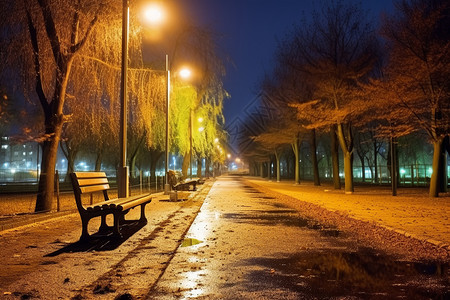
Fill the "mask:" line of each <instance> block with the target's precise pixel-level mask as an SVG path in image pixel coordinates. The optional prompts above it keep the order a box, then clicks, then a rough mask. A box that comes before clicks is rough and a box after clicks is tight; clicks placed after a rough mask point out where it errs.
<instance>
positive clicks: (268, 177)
mask: <svg viewBox="0 0 450 300" xmlns="http://www.w3.org/2000/svg"><path fill="white" fill-rule="evenodd" d="M271 165H272V158H271V157H270V156H269V161H268V162H267V179H268V180H269V181H271V180H272V168H271V167H272V166H271Z"/></svg>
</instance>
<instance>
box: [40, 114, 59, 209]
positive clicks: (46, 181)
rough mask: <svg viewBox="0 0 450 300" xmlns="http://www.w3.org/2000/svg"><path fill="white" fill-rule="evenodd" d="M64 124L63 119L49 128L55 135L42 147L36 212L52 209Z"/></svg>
mask: <svg viewBox="0 0 450 300" xmlns="http://www.w3.org/2000/svg"><path fill="white" fill-rule="evenodd" d="M62 124H63V122H62V119H61V122H56V124H55V126H53V127H47V131H51V132H52V133H54V135H53V136H52V137H51V138H50V141H45V142H44V143H43V145H42V162H41V175H40V177H39V186H38V194H37V198H36V207H35V211H36V212H44V211H50V210H51V209H52V202H53V194H54V180H55V166H56V157H57V153H58V145H59V138H60V136H61V131H62Z"/></svg>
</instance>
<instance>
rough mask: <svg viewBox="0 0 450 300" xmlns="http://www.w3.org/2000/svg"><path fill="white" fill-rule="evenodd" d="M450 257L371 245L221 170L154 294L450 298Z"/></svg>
mask: <svg viewBox="0 0 450 300" xmlns="http://www.w3.org/2000/svg"><path fill="white" fill-rule="evenodd" d="M449 277H450V272H449V265H448V262H433V261H424V262H417V261H416V262H412V261H405V260H402V259H401V258H399V257H397V256H393V255H389V254H388V253H384V252H382V251H380V250H375V249H372V248H369V247H366V246H365V245H364V244H362V243H361V241H359V240H358V239H357V238H356V237H355V236H354V235H352V234H350V233H346V232H341V231H339V230H338V229H337V228H332V227H327V226H324V225H323V224H320V223H318V222H317V221H314V220H310V219H307V218H305V217H304V216H302V215H301V214H300V213H299V212H298V211H297V210H295V209H292V208H290V207H289V206H287V205H285V204H284V203H282V202H280V201H279V200H278V199H277V198H276V197H272V196H268V195H266V194H264V193H261V192H259V191H258V190H257V189H255V188H253V187H251V186H248V185H246V184H245V183H244V182H242V181H240V180H239V179H238V178H236V177H221V178H220V179H219V180H218V181H216V182H215V184H214V187H213V189H212V190H211V191H210V193H209V194H208V196H207V198H206V199H205V201H204V203H203V206H202V208H201V210H200V212H199V214H198V215H197V217H196V219H195V221H194V223H193V224H192V226H191V228H190V229H189V231H188V233H187V235H186V237H185V240H184V242H183V243H182V245H181V246H180V247H179V248H178V250H177V252H176V254H175V255H174V257H173V258H172V260H171V262H170V265H169V266H168V267H167V269H166V270H165V272H164V274H163V275H162V276H161V277H160V278H159V280H158V281H157V282H156V283H155V284H154V285H153V287H152V289H151V290H150V292H149V293H148V295H147V296H148V298H149V299H195V298H197V299H329V298H338V299H391V298H396V299H397V298H399V299H448V298H449V297H450V291H449V288H450V281H449Z"/></svg>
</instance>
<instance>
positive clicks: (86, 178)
mask: <svg viewBox="0 0 450 300" xmlns="http://www.w3.org/2000/svg"><path fill="white" fill-rule="evenodd" d="M70 178H71V180H72V186H73V192H74V194H75V201H76V203H77V208H78V212H79V213H80V217H81V224H82V232H81V237H80V240H87V239H88V238H89V233H88V223H89V220H90V219H92V218H95V217H101V220H102V221H101V225H100V228H99V232H106V231H108V229H109V227H108V225H107V224H106V216H107V215H108V214H112V215H113V216H114V225H113V237H116V238H120V237H121V234H120V225H121V223H122V222H124V221H125V218H124V216H125V215H126V214H127V213H128V212H129V211H130V209H132V208H134V207H136V206H141V217H140V219H139V222H140V223H143V224H145V223H147V219H146V217H145V205H146V204H148V203H150V202H151V201H152V198H151V195H150V194H142V195H138V196H131V197H126V198H115V199H110V198H109V197H108V190H109V188H110V187H109V183H108V178H106V174H105V173H104V172H75V173H71V174H70ZM95 192H103V196H104V198H105V201H104V202H99V203H96V204H92V205H89V206H83V203H82V200H81V195H82V194H86V193H95Z"/></svg>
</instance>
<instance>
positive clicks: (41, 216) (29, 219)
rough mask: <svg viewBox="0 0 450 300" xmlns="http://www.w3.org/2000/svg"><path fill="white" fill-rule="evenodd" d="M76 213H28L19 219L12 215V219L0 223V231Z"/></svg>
mask: <svg viewBox="0 0 450 300" xmlns="http://www.w3.org/2000/svg"><path fill="white" fill-rule="evenodd" d="M75 213H76V210H68V211H61V212H46V213H36V214H27V215H24V216H25V217H23V218H22V219H21V220H18V218H16V217H17V216H13V217H11V220H8V221H4V222H1V223H2V224H0V233H1V232H2V231H6V230H10V229H14V228H18V227H22V226H26V225H31V224H35V223H38V222H42V221H48V220H53V219H56V218H60V217H65V216H68V215H72V214H75ZM21 216H22V215H21ZM21 216H19V217H21Z"/></svg>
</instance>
